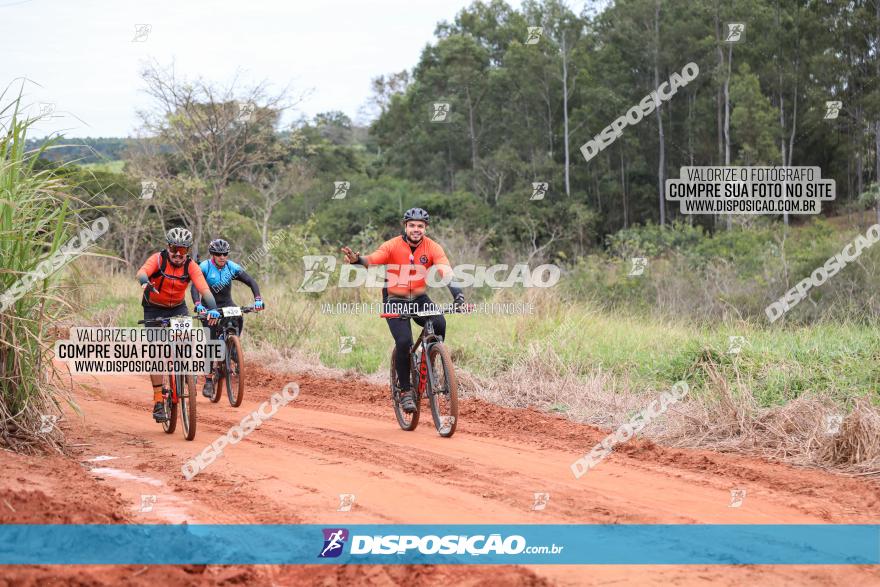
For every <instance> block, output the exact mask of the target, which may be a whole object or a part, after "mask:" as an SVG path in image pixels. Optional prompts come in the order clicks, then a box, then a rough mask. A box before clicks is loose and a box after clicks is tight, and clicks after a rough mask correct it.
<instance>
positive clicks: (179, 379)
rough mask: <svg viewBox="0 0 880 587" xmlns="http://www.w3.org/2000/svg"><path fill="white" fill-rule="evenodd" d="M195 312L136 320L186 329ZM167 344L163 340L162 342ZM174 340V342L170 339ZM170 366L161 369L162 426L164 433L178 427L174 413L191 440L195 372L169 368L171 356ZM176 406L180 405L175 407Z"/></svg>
mask: <svg viewBox="0 0 880 587" xmlns="http://www.w3.org/2000/svg"><path fill="white" fill-rule="evenodd" d="M197 317H198V316H168V317H167V318H154V319H151V320H138V324H143V325H144V326H154V327H155V326H159V327H165V328H171V329H173V330H189V329H191V328H192V319H193V318H197ZM161 344H166V343H161ZM170 344H173V343H170ZM168 363H169V369H168V370H167V371H166V372H165V373H162V398H163V400H162V405H163V406H164V407H165V421H164V422H162V429H163V430H164V431H165V433H166V434H173V433H174V431H175V430H176V429H177V415H178V412H179V413H180V423H181V426H182V427H183V437H184V438H186V439H187V440H192V439H193V438H195V437H196V396H197V395H198V393H197V392H196V378H195V375H184V374H181V373H175V372H173V371H172V370H171V369H170V366H171V363H172V360H169V361H168ZM178 406H180V409H179V410H178Z"/></svg>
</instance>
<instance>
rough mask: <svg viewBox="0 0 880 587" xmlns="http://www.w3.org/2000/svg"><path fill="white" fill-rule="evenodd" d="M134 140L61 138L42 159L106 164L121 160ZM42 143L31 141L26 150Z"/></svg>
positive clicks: (36, 140) (41, 141)
mask: <svg viewBox="0 0 880 587" xmlns="http://www.w3.org/2000/svg"><path fill="white" fill-rule="evenodd" d="M135 140H136V139H128V138H115V137H106V138H105V137H98V138H90V137H89V138H80V139H78V138H63V139H58V140H57V141H56V142H55V145H54V146H53V147H52V148H51V149H49V150H48V151H47V152H46V153H45V154H44V158H46V159H49V160H50V161H58V162H60V161H64V162H71V161H75V162H76V163H78V164H85V163H106V162H107V161H114V160H117V159H122V154H123V152H124V151H125V149H126V148H128V146H129V145H130V144H131V143H132V142H133V141H135ZM42 143H43V139H31V140H29V141H28V142H27V146H26V148H27V149H28V150H30V149H36V148H38V147H39V146H40V145H41V144H42Z"/></svg>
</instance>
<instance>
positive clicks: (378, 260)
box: [342, 243, 391, 267]
mask: <svg viewBox="0 0 880 587" xmlns="http://www.w3.org/2000/svg"><path fill="white" fill-rule="evenodd" d="M387 244H388V243H383V244H382V245H381V246H380V247H379V248H378V249H376V250H375V251H374V252H372V253H370V254H369V255H361V253H360V251H357V252H355V251H352V250H351V249H350V248H349V247H342V252H343V253H344V254H345V260H346V261H347V262H349V263H352V264H360V265H363V266H364V267H369V266H370V265H384V264H385V263H387V262H388V260H389V259H390V258H391V251H390V250H389V249H388V246H387Z"/></svg>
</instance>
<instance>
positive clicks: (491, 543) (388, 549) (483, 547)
mask: <svg viewBox="0 0 880 587" xmlns="http://www.w3.org/2000/svg"><path fill="white" fill-rule="evenodd" d="M323 533H324V546H323V548H322V549H321V552H320V553H319V554H318V558H333V557H338V556H339V555H340V554H342V552H343V550H344V546H345V543H346V542H347V541H348V539H349V531H348V529H346V528H324V530H323ZM350 538H351V547H350V548H349V554H350V555H352V556H356V555H407V554H423V555H432V554H436V555H465V554H469V555H471V556H480V555H518V554H560V553H561V552H562V550H563V548H565V547H564V546H557V545H556V544H552V545H549V546H528V545H527V544H526V539H525V537H523V536H521V535H519V534H511V535H509V536H505V537H502V535H501V534H489V535H486V534H475V535H463V534H449V535H445V536H438V535H435V534H428V535H424V536H422V535H417V534H379V535H373V536H367V535H360V534H355V535H351V536H350ZM410 551H412V552H410Z"/></svg>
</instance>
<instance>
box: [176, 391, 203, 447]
mask: <svg viewBox="0 0 880 587" xmlns="http://www.w3.org/2000/svg"><path fill="white" fill-rule="evenodd" d="M175 377H176V378H177V399H178V403H179V404H180V423H181V424H182V425H183V437H184V438H186V439H187V440H192V439H193V438H195V437H196V396H197V395H198V392H197V390H196V378H195V376H194V375H175Z"/></svg>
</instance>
